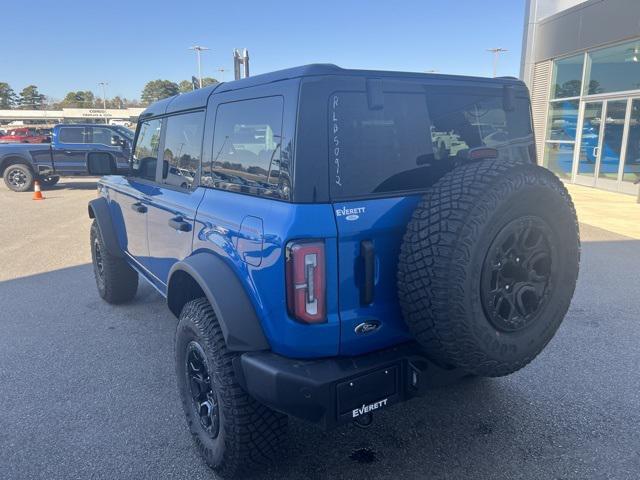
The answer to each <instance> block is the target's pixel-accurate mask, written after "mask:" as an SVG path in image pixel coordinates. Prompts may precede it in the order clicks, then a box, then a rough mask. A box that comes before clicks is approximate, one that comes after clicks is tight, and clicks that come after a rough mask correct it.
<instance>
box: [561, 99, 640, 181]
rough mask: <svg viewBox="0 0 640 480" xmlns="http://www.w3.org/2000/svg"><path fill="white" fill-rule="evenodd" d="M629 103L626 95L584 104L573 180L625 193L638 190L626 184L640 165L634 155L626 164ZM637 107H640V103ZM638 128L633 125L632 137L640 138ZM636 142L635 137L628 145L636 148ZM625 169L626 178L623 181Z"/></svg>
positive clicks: (630, 100)
mask: <svg viewBox="0 0 640 480" xmlns="http://www.w3.org/2000/svg"><path fill="white" fill-rule="evenodd" d="M631 104H632V99H627V98H624V99H607V100H602V101H591V102H584V103H583V105H582V108H581V115H580V124H579V128H578V134H579V135H578V145H579V148H578V149H577V151H576V152H575V157H574V167H573V169H574V172H573V175H574V181H575V183H578V184H581V185H588V186H592V187H598V188H603V189H606V190H612V191H625V192H627V193H633V192H632V190H634V188H635V189H636V191H637V186H632V187H629V185H625V183H631V184H632V185H633V183H632V182H630V180H629V179H630V178H631V177H634V178H635V175H634V174H633V172H634V171H635V170H638V167H639V165H638V164H637V163H634V160H635V159H633V158H632V159H630V161H629V162H628V163H626V164H625V152H626V150H627V145H629V139H628V137H629V125H630V118H629V116H630V115H629V114H630V110H629V109H630V105H631ZM636 108H640V105H639V106H638V107H636ZM638 116H639V117H640V115H638ZM637 129H638V127H635V129H634V130H633V131H634V138H636V137H638V140H640V131H636V130H637ZM634 142H635V143H634ZM636 143H637V140H634V141H632V142H631V145H632V147H633V148H635V149H636V150H638V147H639V146H640V145H636ZM625 165H626V166H625ZM625 171H626V172H627V176H626V177H627V178H626V180H623V179H624V178H625V175H624V174H625ZM638 174H639V175H640V171H639V172H638Z"/></svg>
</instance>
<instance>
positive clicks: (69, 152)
mask: <svg viewBox="0 0 640 480" xmlns="http://www.w3.org/2000/svg"><path fill="white" fill-rule="evenodd" d="M64 154H65V155H72V154H73V152H72V151H71V150H65V151H64Z"/></svg>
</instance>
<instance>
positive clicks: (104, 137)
mask: <svg viewBox="0 0 640 480" xmlns="http://www.w3.org/2000/svg"><path fill="white" fill-rule="evenodd" d="M91 131H92V133H93V136H92V137H91V143H97V144H100V145H107V146H111V137H114V136H119V135H118V134H117V133H116V132H114V131H113V130H112V129H110V128H106V127H91Z"/></svg>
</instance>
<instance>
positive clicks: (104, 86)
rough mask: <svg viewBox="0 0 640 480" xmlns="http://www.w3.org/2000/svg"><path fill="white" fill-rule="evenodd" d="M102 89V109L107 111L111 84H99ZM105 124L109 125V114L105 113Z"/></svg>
mask: <svg viewBox="0 0 640 480" xmlns="http://www.w3.org/2000/svg"><path fill="white" fill-rule="evenodd" d="M98 85H100V86H101V87H102V109H103V110H106V109H107V85H109V82H100V83H98ZM104 123H108V121H107V112H104Z"/></svg>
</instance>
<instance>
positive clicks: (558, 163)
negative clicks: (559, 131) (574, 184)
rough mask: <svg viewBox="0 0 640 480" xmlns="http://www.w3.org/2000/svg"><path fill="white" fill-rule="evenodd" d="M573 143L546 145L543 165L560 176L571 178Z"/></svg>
mask: <svg viewBox="0 0 640 480" xmlns="http://www.w3.org/2000/svg"><path fill="white" fill-rule="evenodd" d="M572 164H573V143H550V142H547V143H546V144H545V147H544V159H543V165H544V166H545V167H547V168H548V169H549V170H551V171H552V172H553V173H555V174H556V175H558V176H559V177H560V178H565V179H570V178H571V165H572Z"/></svg>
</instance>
